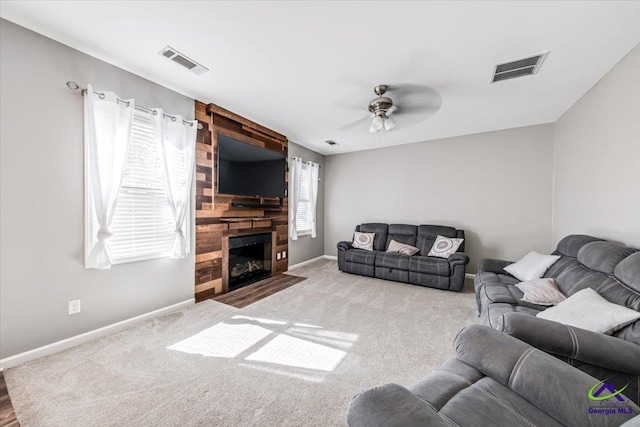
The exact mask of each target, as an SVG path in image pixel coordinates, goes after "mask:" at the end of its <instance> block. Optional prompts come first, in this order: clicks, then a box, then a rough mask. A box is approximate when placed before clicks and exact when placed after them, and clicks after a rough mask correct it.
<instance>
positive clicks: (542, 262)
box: [504, 252, 560, 282]
mask: <svg viewBox="0 0 640 427" xmlns="http://www.w3.org/2000/svg"><path fill="white" fill-rule="evenodd" d="M559 259H560V257H559V256H558V255H542V254H539V253H538V252H529V253H528V254H526V255H525V256H524V258H522V259H521V260H520V261H518V262H515V263H513V264H509V265H508V266H506V267H505V268H504V271H506V272H507V273H509V274H510V275H512V276H513V277H515V278H516V279H518V280H520V281H521V282H526V281H528V280H533V279H539V278H541V277H542V276H543V275H544V273H546V272H547V270H548V269H549V267H551V266H552V265H553V264H555V262H556V261H558V260H559Z"/></svg>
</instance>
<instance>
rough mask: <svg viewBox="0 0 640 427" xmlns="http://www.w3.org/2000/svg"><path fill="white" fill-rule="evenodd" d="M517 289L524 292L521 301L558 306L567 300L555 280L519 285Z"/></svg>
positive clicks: (534, 281) (539, 280)
mask: <svg viewBox="0 0 640 427" xmlns="http://www.w3.org/2000/svg"><path fill="white" fill-rule="evenodd" d="M516 288H518V289H520V290H521V291H522V292H524V296H523V297H522V298H521V301H526V302H530V303H532V304H538V305H556V304H558V303H560V302H562V301H564V300H566V299H567V297H565V296H564V295H563V294H562V292H560V290H558V285H557V284H556V280H555V279H534V280H529V281H526V282H522V283H518V284H517V285H516Z"/></svg>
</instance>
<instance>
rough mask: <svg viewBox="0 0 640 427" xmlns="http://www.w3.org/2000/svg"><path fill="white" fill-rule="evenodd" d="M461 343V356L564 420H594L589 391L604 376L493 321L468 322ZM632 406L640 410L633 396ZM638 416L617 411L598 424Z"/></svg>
mask: <svg viewBox="0 0 640 427" xmlns="http://www.w3.org/2000/svg"><path fill="white" fill-rule="evenodd" d="M455 347H456V358H457V359H458V360H460V361H462V362H464V363H466V364H468V365H471V366H473V367H474V368H476V369H477V370H478V371H480V372H482V373H483V374H484V375H486V376H488V377H491V378H493V379H494V380H496V381H498V382H500V383H501V384H503V385H504V386H506V387H508V388H509V389H511V390H512V391H514V392H515V393H517V394H518V395H520V396H521V397H523V398H524V399H526V400H528V401H529V402H530V403H531V404H533V405H535V406H536V407H538V408H539V409H541V410H542V411H543V412H545V413H547V414H549V415H550V416H552V417H553V418H555V419H556V420H558V421H559V422H560V423H561V424H564V425H593V417H592V416H591V415H590V414H589V411H588V409H589V405H590V400H589V399H588V398H587V395H588V393H589V390H591V389H592V388H593V386H595V385H596V384H598V380H597V379H595V378H593V377H592V376H590V375H588V374H586V373H584V372H582V371H580V370H578V369H576V368H574V367H573V366H571V365H569V364H567V363H564V362H562V361H561V360H559V359H556V358H555V357H553V356H551V355H550V354H547V353H544V352H542V351H541V350H538V349H536V348H534V347H532V346H530V345H528V344H526V343H524V342H522V341H519V340H517V339H515V338H513V337H511V336H509V335H506V334H503V333H502V332H499V331H497V330H495V329H492V328H490V327H488V326H481V325H471V326H468V327H466V328H465V329H463V330H462V331H461V332H460V333H459V334H458V336H457V337H456V340H455ZM568 384H570V386H567V385H568ZM558 390H562V392H561V393H558V392H557V391H558ZM627 406H628V407H631V408H633V412H634V413H638V411H640V408H638V407H637V406H636V405H635V404H633V403H632V402H631V401H628V402H627ZM632 417H633V414H623V413H613V414H609V415H607V416H606V417H602V418H598V422H599V423H601V424H598V425H606V426H619V425H620V424H622V423H623V422H625V421H627V420H628V419H630V418H632Z"/></svg>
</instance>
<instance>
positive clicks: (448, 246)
mask: <svg viewBox="0 0 640 427" xmlns="http://www.w3.org/2000/svg"><path fill="white" fill-rule="evenodd" d="M462 242H464V239H453V238H451V237H444V236H440V235H438V236H437V237H436V240H435V242H433V246H432V247H431V250H430V251H429V254H428V256H437V257H438V258H449V257H450V256H451V255H452V254H454V253H455V252H456V251H457V250H458V248H459V247H460V245H461V244H462Z"/></svg>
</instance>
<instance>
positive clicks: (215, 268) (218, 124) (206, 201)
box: [195, 101, 289, 301]
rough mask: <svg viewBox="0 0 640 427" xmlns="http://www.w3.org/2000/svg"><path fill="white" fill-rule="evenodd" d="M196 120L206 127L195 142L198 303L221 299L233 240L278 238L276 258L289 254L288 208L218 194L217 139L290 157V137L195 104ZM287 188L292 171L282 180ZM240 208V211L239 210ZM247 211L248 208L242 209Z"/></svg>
mask: <svg viewBox="0 0 640 427" xmlns="http://www.w3.org/2000/svg"><path fill="white" fill-rule="evenodd" d="M196 119H197V120H198V121H199V122H200V123H201V124H202V129H199V130H198V136H197V142H196V267H195V280H196V288H195V295H196V301H202V300H204V299H206V298H211V297H214V296H217V295H221V294H223V293H224V292H226V290H225V289H223V280H222V274H223V267H222V260H223V241H224V240H225V239H228V238H229V237H230V236H239V235H244V234H253V233H266V232H272V233H274V236H275V239H274V240H273V242H272V245H273V249H274V251H275V252H282V251H287V252H288V250H289V249H288V238H289V228H288V224H289V207H288V206H289V205H288V198H284V199H283V201H282V207H278V208H275V207H273V206H259V204H257V203H256V198H255V197H245V196H232V195H227V194H218V192H217V182H216V176H217V174H216V173H215V165H216V156H217V153H218V135H226V136H230V137H232V138H234V139H238V140H240V141H243V142H246V143H248V144H252V145H255V146H257V147H261V148H266V149H268V150H272V151H276V152H278V153H284V155H285V156H286V155H287V153H288V146H289V142H288V140H287V137H286V136H284V135H282V134H280V133H278V132H275V131H273V130H271V129H269V128H266V127H264V126H262V125H260V124H258V123H255V122H252V121H251V120H249V119H247V118H244V117H242V116H239V115H237V114H235V113H233V112H231V111H228V110H225V109H224V108H222V107H220V106H217V105H215V104H204V103H202V102H199V101H196ZM284 179H285V181H287V182H288V168H287V173H286V175H285V177H284ZM238 205H240V206H238ZM241 206H248V207H241ZM274 262H275V269H274V275H279V274H281V273H283V272H285V271H287V268H288V257H287V258H284V259H280V260H276V261H274Z"/></svg>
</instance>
